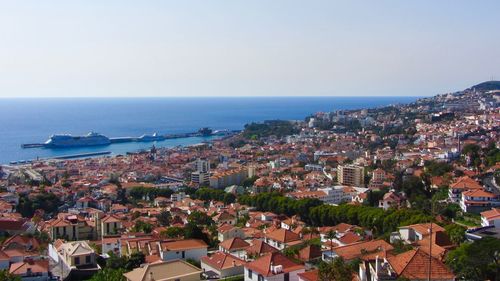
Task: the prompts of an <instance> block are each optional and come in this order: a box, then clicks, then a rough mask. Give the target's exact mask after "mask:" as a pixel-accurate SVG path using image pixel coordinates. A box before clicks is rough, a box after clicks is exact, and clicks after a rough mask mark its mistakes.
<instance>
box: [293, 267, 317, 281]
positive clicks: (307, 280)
mask: <svg viewBox="0 0 500 281" xmlns="http://www.w3.org/2000/svg"><path fill="white" fill-rule="evenodd" d="M298 276H299V281H318V280H319V270H317V269H315V270H311V271H306V272H302V273H299V274H298Z"/></svg>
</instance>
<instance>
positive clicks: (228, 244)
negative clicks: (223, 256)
mask: <svg viewBox="0 0 500 281" xmlns="http://www.w3.org/2000/svg"><path fill="white" fill-rule="evenodd" d="M219 246H221V247H222V248H224V249H226V250H229V251H234V250H241V249H245V248H248V247H249V246H250V244H249V243H248V242H246V241H245V240H243V239H241V238H239V237H234V238H231V239H226V240H224V241H222V242H221V243H220V244H219Z"/></svg>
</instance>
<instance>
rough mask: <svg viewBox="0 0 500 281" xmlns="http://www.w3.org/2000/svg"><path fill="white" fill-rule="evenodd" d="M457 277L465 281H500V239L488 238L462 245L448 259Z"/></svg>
mask: <svg viewBox="0 0 500 281" xmlns="http://www.w3.org/2000/svg"><path fill="white" fill-rule="evenodd" d="M446 264H447V265H448V266H450V268H451V269H452V270H453V272H454V273H455V274H457V277H459V278H461V279H465V280H499V278H500V239H496V238H493V237H486V238H482V239H480V240H477V241H474V242H473V243H462V244H461V245H460V246H459V247H458V248H456V249H455V250H453V251H450V253H449V254H448V256H447V257H446Z"/></svg>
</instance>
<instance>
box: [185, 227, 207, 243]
mask: <svg viewBox="0 0 500 281" xmlns="http://www.w3.org/2000/svg"><path fill="white" fill-rule="evenodd" d="M184 238H186V239H201V240H203V241H205V243H207V244H210V238H209V237H208V235H207V234H206V233H204V232H203V231H202V229H201V228H199V227H198V225H196V224H194V223H192V222H190V223H188V224H186V226H185V227H184Z"/></svg>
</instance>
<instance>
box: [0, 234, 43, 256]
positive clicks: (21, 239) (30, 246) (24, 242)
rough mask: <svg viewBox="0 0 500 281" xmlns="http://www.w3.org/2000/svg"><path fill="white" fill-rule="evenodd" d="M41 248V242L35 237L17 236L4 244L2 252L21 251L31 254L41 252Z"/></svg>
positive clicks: (8, 239)
mask: <svg viewBox="0 0 500 281" xmlns="http://www.w3.org/2000/svg"><path fill="white" fill-rule="evenodd" d="M40 246H41V245H40V242H39V241H38V239H36V238H35V237H30V236H27V235H19V234H16V235H14V236H12V237H9V238H7V239H6V240H5V241H4V242H3V244H2V250H9V249H20V250H24V251H27V252H31V251H38V250H40Z"/></svg>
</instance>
